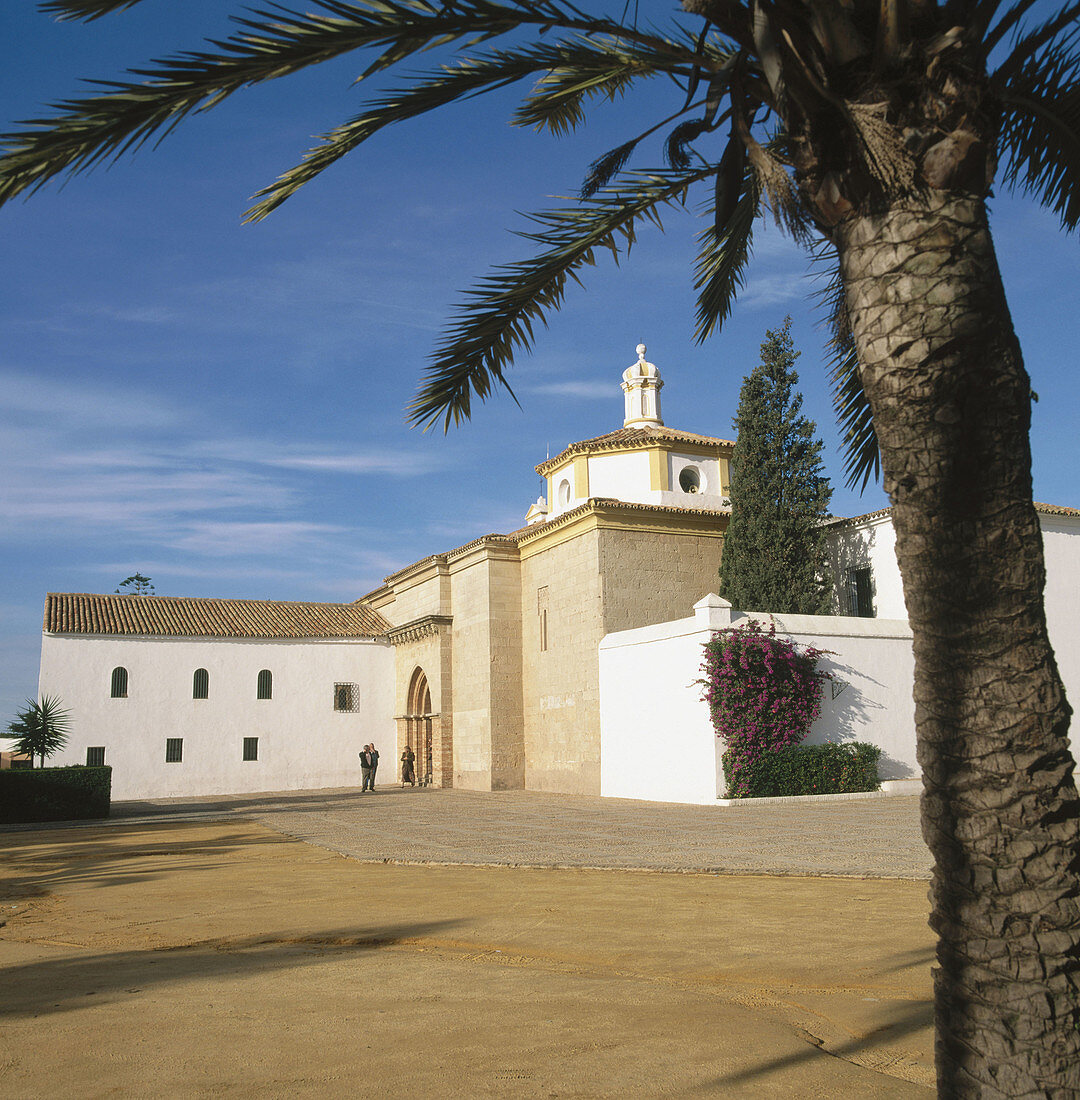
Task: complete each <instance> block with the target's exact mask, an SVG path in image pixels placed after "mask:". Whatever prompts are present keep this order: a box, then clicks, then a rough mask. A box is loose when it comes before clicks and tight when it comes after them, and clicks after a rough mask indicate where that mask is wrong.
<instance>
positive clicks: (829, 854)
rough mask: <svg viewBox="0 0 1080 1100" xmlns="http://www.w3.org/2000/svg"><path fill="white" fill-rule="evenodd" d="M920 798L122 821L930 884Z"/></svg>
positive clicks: (387, 848)
mask: <svg viewBox="0 0 1080 1100" xmlns="http://www.w3.org/2000/svg"><path fill="white" fill-rule="evenodd" d="M918 801H919V800H918V797H917V796H914V795H912V796H897V797H889V798H881V797H878V798H865V799H850V800H836V801H806V802H799V803H791V802H782V803H776V802H769V803H762V802H752V801H748V802H746V803H744V804H740V805H738V806H731V807H720V806H684V805H677V804H673V803H666V802H637V801H631V800H628V799H608V798H604V799H601V798H593V797H586V796H575V795H558V794H545V793H541V792H536V791H505V792H480V791H461V790H438V789H435V790H432V789H423V788H415V789H414V788H411V787H410V788H406V789H404V790H402V789H401V788H399V787H381V788H379V789H378V790H377V791H376V792H375V793H374V794H370V793H368V794H363V795H361V794H360V792H359V791H358V790H357V789H356V788H342V789H330V790H319V791H286V792H276V793H270V794H255V795H228V796H213V797H210V798H175V799H159V800H153V801H142V802H121V803H116V804H114V806H113V817H112V818H111V820H112V821H115V822H117V823H135V822H151V821H162V822H164V821H222V820H227V819H236V818H240V819H243V820H250V821H257V822H260V823H262V824H264V825H267V826H269V827H270V828H272V829H275V830H277V831H278V832H281V833H284V834H285V835H287V836H292V837H296V838H297V839H300V840H304V841H306V842H308V843H309V844H314V845H317V846H319V847H322V848H326V849H329V850H330V851H334V852H340V853H342V854H344V855H348V856H351V857H353V858H355V859H361V860H370V861H375V862H388V863H440V864H472V865H503V866H517V867H592V868H611V869H614V868H619V869H639V870H663V871H691V872H713V873H727V874H770V875H840V876H852V877H860V878H902V879H928V878H929V877H930V867H931V861H930V854H929V852H928V851H927V849H926V846H925V845H924V844H923V841H922V836H921V834H920V831H919V806H918ZM86 824H87V825H89V824H91V823H89V822H87V823H86ZM93 824H98V823H96V822H95V823H93Z"/></svg>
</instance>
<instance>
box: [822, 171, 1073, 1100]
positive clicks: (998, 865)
mask: <svg viewBox="0 0 1080 1100" xmlns="http://www.w3.org/2000/svg"><path fill="white" fill-rule="evenodd" d="M835 240H836V243H837V248H838V252H839V257H840V265H841V274H842V277H843V280H844V286H845V290H846V293H847V302H848V308H849V311H850V316H851V321H852V328H853V331H854V335H855V340H856V345H857V348H858V353H859V359H860V363H861V368H860V369H861V374H862V382H863V386H864V389H865V391H866V394H867V397H868V398H869V401H870V405H871V408H872V410H873V415H874V423H875V427H876V431H877V437H878V442H879V445H880V449H881V454H882V463H883V469H884V480H885V488H886V490H887V491H888V493H889V497H890V499H891V501H892V505H893V519H894V524H895V529H896V539H897V557H898V559H899V563H900V571H901V574H902V576H903V580H904V593H905V598H906V601H907V609H908V615H909V618H910V621H911V627H912V631H913V634H914V639H915V640H914V648H915V721H916V728H917V732H918V759H919V763H920V765H921V766H922V771H923V779H924V791H923V797H922V829H923V835H924V837H925V838H926V842H927V844H928V845H929V847H930V850H931V852H932V854H933V857H934V864H935V866H934V873H933V885H932V889H931V899H932V903H933V912H932V916H931V924H932V926H933V928H934V930H935V931H936V932H937V934H938V937H939V943H938V967H937V968H936V969H935V972H934V983H935V985H934V987H935V1002H936V1024H937V1048H936V1057H937V1074H938V1087H939V1095H941V1096H944V1097H954V1096H955V1097H982V1098H989V1097H1009V1098H1010V1100H1016V1098H1019V1097H1072V1098H1076V1097H1078V1096H1080V994H1078V973H1080V902H1078V894H1080V803H1078V800H1077V793H1076V787H1075V785H1074V780H1073V760H1072V757H1071V756H1070V753H1069V749H1068V741H1067V731H1068V725H1069V714H1070V708H1069V705H1068V703H1067V702H1066V700H1065V695H1064V692H1063V690H1062V685H1061V680H1060V677H1059V676H1058V671H1057V666H1056V664H1055V661H1054V654H1053V651H1052V650H1051V648H1050V644H1049V641H1048V639H1047V634H1046V620H1045V614H1044V611H1043V602H1042V593H1043V583H1044V579H1045V570H1044V564H1043V551H1042V537H1041V534H1040V530H1039V523H1038V517H1037V515H1036V513H1035V510H1034V508H1033V507H1032V504H1031V452H1030V447H1029V443H1028V430H1029V426H1030V401H1031V391H1030V387H1029V383H1028V376H1027V373H1026V371H1025V370H1024V366H1023V362H1022V358H1021V354H1020V348H1019V344H1018V343H1017V340H1016V336H1015V334H1014V333H1013V328H1012V322H1011V319H1010V317H1009V313H1008V308H1007V305H1006V302H1005V293H1004V289H1003V287H1002V283H1001V276H1000V273H999V270H998V266H997V260H996V258H995V255H994V250H993V245H992V242H991V239H990V232H989V229H988V227H987V216H986V209H985V206H984V204H983V203H982V202H981V201H980V200H978V199H975V198H963V197H956V196H955V195H952V196H950V195H948V194H945V193H942V192H932V193H931V194H930V195H924V196H920V197H912V198H907V199H904V200H902V201H898V202H896V203H894V204H893V205H892V206H891V207H890V208H889V209H888V211H887V212H886V213H883V214H880V215H874V216H857V217H851V218H848V219H846V220H845V221H844V222H842V223H841V224H840V225H838V226H837V227H836V229H835ZM1002 562H1005V563H1007V564H1006V566H1005V568H1004V569H1002V567H1001V563H1002Z"/></svg>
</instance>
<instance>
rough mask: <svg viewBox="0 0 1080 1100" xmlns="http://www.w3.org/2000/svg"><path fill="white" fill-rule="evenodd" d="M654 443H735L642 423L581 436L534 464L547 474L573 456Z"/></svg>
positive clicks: (711, 447)
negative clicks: (550, 456)
mask: <svg viewBox="0 0 1080 1100" xmlns="http://www.w3.org/2000/svg"><path fill="white" fill-rule="evenodd" d="M657 445H662V446H667V447H668V448H671V447H673V446H680V445H681V446H683V447H688V448H693V449H694V450H700V451H703V452H707V453H710V454H715V453H716V452H718V451H730V450H732V449H733V448H734V447H735V444H734V443H733V442H732V441H731V440H730V439H717V438H716V437H715V436H711V435H698V434H697V433H696V432H680V431H676V430H675V429H674V428H666V427H659V426H653V425H651V424H650V425H642V426H641V427H636V428H619V429H618V431H614V432H608V433H607V435H599V436H597V437H596V438H595V439H583V440H582V441H581V442H580V443H571V444H570V445H569V446H567V447H566V448H565V449H564V450H562V451H560V452H559V453H558V454H557V455H556V456H555V457H554V458H549V459H547V460H546V461H544V462H541V463H540V465H539V466H536V467H535V469H536V472H537V473H538V474H539V475H540V476H541V477H547V475H548V474H550V473H551V472H552V471H553V470H555V469H557V468H558V467H559V466H561V465H563V463H565V462H566V460H567V459H568V458H570V457H571V456H572V455H579V454H601V453H604V452H611V451H640V450H645V449H646V448H649V447H655V446H657Z"/></svg>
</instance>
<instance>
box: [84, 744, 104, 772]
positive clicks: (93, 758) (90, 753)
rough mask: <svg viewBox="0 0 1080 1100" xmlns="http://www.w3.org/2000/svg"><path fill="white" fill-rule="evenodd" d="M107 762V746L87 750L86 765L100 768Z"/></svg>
mask: <svg viewBox="0 0 1080 1100" xmlns="http://www.w3.org/2000/svg"><path fill="white" fill-rule="evenodd" d="M104 763H105V746H104V745H101V746H100V747H98V748H93V749H87V750H86V766H87V767H88V768H100V767H102V766H103V765H104Z"/></svg>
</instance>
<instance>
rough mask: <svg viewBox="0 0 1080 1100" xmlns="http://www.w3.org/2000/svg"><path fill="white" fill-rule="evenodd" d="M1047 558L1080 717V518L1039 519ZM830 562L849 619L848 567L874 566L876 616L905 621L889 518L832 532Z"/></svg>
mask: <svg viewBox="0 0 1080 1100" xmlns="http://www.w3.org/2000/svg"><path fill="white" fill-rule="evenodd" d="M1039 525H1040V527H1041V529H1042V538H1043V552H1044V555H1045V558H1046V588H1045V590H1044V593H1043V602H1044V604H1045V607H1046V630H1047V633H1048V635H1049V637H1050V644H1051V645H1052V646H1053V648H1054V655H1055V656H1056V658H1057V663H1058V671H1059V672H1060V673H1061V679H1062V681H1063V682H1064V684H1065V694H1066V696H1067V697H1068V699H1069V701H1070V702H1071V704H1072V706H1073V708H1074V709H1075V710H1076V711H1078V712H1080V516H1057V515H1050V514H1047V513H1040V514H1039ZM829 561H830V566H831V568H832V570H833V573H834V575H835V577H836V582H837V610H838V611H839V612H840V613H841V614H844V613H845V612H846V610H847V609H846V607H845V606H843V600H844V597H845V590H844V576H845V570H846V569H847V568H848V567H851V568H857V567H859V566H863V565H869V566H870V567H871V570H872V574H873V594H874V613H875V615H877V616H879V617H882V618H897V619H906V618H907V610H906V607H905V605H904V591H903V583H902V581H901V579H900V566H899V565H898V564H897V561H896V534H895V532H894V531H893V525H892V520H891V518H890V517H889V516H887V515H886V516H880V517H878V518H876V519H872V520H868V521H866V522H865V523H862V524H860V525H859V526H857V527H843V526H841V527H834V528H832V529H830V532H829ZM1071 734H1072V736H1071V743H1072V745H1074V746H1075V745H1077V744H1080V740H1078V736H1080V719H1077V718H1075V717H1074V719H1073V728H1072V731H1071Z"/></svg>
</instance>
